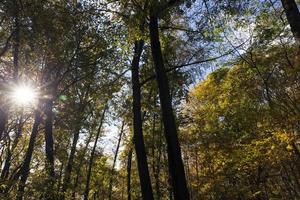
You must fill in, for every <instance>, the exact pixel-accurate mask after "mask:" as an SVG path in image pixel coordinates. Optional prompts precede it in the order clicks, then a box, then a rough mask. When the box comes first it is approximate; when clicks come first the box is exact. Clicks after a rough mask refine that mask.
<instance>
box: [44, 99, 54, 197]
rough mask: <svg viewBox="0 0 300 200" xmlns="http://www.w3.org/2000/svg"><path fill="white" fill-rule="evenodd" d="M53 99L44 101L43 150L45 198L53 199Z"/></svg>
mask: <svg viewBox="0 0 300 200" xmlns="http://www.w3.org/2000/svg"><path fill="white" fill-rule="evenodd" d="M52 108H53V99H52V98H51V99H47V100H46V102H45V115H46V119H45V151H46V161H45V166H46V172H47V174H48V180H47V183H46V184H47V185H46V187H47V191H46V192H47V193H46V194H45V195H46V197H45V199H53V198H54V197H53V196H54V191H55V190H54V182H55V172H54V155H53V130H52V129H53V111H52Z"/></svg>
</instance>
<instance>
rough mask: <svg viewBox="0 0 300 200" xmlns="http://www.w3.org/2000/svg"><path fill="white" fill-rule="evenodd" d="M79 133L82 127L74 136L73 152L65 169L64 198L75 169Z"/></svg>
mask: <svg viewBox="0 0 300 200" xmlns="http://www.w3.org/2000/svg"><path fill="white" fill-rule="evenodd" d="M79 133H80V128H78V129H77V130H76V131H75V133H74V136H73V142H72V147H71V152H70V155H69V159H68V163H67V166H66V169H65V177H64V181H63V185H62V195H63V197H62V199H64V197H65V192H66V190H67V188H68V186H69V183H70V179H71V173H72V169H73V162H74V157H75V152H76V145H77V142H78V139H79Z"/></svg>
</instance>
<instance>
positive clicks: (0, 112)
mask: <svg viewBox="0 0 300 200" xmlns="http://www.w3.org/2000/svg"><path fill="white" fill-rule="evenodd" d="M1 103H2V104H4V102H1ZM7 119H8V116H7V108H6V106H5V105H2V106H1V107H0V141H1V140H2V137H3V134H4V132H5V127H6V123H7Z"/></svg>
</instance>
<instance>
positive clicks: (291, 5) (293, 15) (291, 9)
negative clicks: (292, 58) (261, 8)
mask: <svg viewBox="0 0 300 200" xmlns="http://www.w3.org/2000/svg"><path fill="white" fill-rule="evenodd" d="M281 3H282V6H283V8H284V12H285V14H286V17H287V20H288V23H289V24H290V27H291V31H292V33H293V35H294V37H295V40H296V41H297V42H298V43H299V44H300V13H299V10H298V7H297V4H296V2H295V0H281Z"/></svg>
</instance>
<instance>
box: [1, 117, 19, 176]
mask: <svg viewBox="0 0 300 200" xmlns="http://www.w3.org/2000/svg"><path fill="white" fill-rule="evenodd" d="M22 127H23V115H22V114H21V116H20V118H19V123H18V128H17V133H16V137H15V139H14V141H13V144H12V146H11V148H10V149H9V150H8V152H7V156H6V159H5V162H4V167H3V170H2V172H1V177H0V178H1V179H2V180H5V179H6V178H7V177H8V175H9V170H10V165H11V157H12V155H13V152H14V150H15V148H16V147H17V145H18V143H19V138H20V136H21V133H22ZM8 148H9V147H8Z"/></svg>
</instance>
